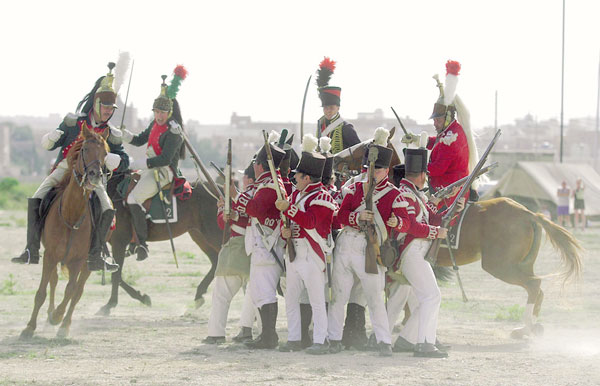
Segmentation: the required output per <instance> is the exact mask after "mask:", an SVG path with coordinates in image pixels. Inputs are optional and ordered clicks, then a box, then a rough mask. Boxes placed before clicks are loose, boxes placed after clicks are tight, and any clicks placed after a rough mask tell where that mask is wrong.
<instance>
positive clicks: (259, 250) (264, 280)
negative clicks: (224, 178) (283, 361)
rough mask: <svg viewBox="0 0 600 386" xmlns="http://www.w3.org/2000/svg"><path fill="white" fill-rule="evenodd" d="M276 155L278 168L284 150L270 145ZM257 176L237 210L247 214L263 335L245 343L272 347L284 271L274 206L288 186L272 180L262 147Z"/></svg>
mask: <svg viewBox="0 0 600 386" xmlns="http://www.w3.org/2000/svg"><path fill="white" fill-rule="evenodd" d="M269 146H270V147H271V152H272V154H273V164H274V166H275V168H277V167H278V166H279V164H280V163H281V160H282V159H283V158H284V157H285V151H283V150H282V149H280V148H279V147H278V146H276V145H273V144H269ZM254 174H255V175H256V181H255V185H256V193H255V194H254V197H252V198H249V197H247V196H246V195H241V196H240V197H239V198H238V201H237V203H236V205H234V208H233V209H234V210H236V211H237V212H239V213H240V214H247V215H248V217H249V218H250V227H248V228H247V229H246V236H245V242H246V252H248V253H249V254H251V259H250V294H251V296H252V301H253V303H254V305H255V306H256V307H257V308H259V312H260V317H261V320H262V334H261V335H260V336H259V337H258V338H257V339H255V340H253V341H251V342H248V343H246V345H247V346H248V347H250V348H255V349H273V348H275V347H277V344H278V343H279V337H278V336H277V332H276V330H275V323H276V321H277V283H278V282H279V277H280V276H281V274H282V273H283V262H282V261H283V260H282V256H283V246H282V244H283V243H282V239H281V237H280V212H279V210H278V209H277V208H276V207H275V201H276V200H277V191H276V185H275V184H277V185H279V190H280V191H281V192H282V193H283V195H284V197H287V195H286V194H285V188H284V186H283V182H282V181H281V177H280V176H279V175H278V177H277V180H276V181H273V178H272V177H271V173H270V171H269V164H268V162H267V152H266V150H265V147H264V146H263V147H262V148H261V149H260V151H259V152H258V154H257V155H256V159H255V161H254Z"/></svg>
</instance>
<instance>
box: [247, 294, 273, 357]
mask: <svg viewBox="0 0 600 386" xmlns="http://www.w3.org/2000/svg"><path fill="white" fill-rule="evenodd" d="M259 311H260V318H261V320H262V334H260V335H259V337H258V338H256V339H255V340H253V341H251V342H247V343H246V346H247V347H248V348H251V349H271V350H272V349H274V348H276V347H277V345H278V344H279V336H277V331H276V330H275V324H276V323H277V303H269V304H265V305H264V306H262V307H261V308H260V310H259Z"/></svg>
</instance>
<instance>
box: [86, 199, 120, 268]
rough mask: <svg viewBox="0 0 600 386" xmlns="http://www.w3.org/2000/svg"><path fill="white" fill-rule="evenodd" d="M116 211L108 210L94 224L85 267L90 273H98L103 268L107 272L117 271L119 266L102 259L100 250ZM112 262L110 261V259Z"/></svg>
mask: <svg viewBox="0 0 600 386" xmlns="http://www.w3.org/2000/svg"><path fill="white" fill-rule="evenodd" d="M115 213H116V211H115V210H114V209H108V210H106V211H104V212H102V214H101V215H100V220H99V221H98V224H96V228H95V229H94V230H93V231H92V240H91V244H90V253H89V255H88V260H87V265H88V269H89V270H90V271H100V270H102V268H105V269H106V270H107V271H108V272H116V271H117V270H118V269H119V264H116V263H114V262H112V261H109V260H105V259H104V258H102V250H103V248H104V243H105V242H106V236H107V235H108V232H109V231H110V226H111V225H112V221H113V218H114V216H115ZM110 260H112V259H110Z"/></svg>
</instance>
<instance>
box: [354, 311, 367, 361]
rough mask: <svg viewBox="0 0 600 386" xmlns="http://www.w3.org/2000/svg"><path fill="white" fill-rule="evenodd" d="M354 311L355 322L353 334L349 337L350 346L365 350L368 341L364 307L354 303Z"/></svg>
mask: <svg viewBox="0 0 600 386" xmlns="http://www.w3.org/2000/svg"><path fill="white" fill-rule="evenodd" d="M354 312H355V316H354V317H355V324H354V334H353V336H352V338H351V340H352V347H354V348H355V349H357V350H365V349H366V347H367V343H369V337H367V328H366V323H367V322H366V320H365V307H363V306H361V305H358V304H355V305H354Z"/></svg>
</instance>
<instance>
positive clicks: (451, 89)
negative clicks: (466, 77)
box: [444, 74, 458, 106]
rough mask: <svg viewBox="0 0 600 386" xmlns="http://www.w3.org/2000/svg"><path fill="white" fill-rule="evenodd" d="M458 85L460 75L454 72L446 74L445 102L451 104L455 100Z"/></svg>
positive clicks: (447, 104)
mask: <svg viewBox="0 0 600 386" xmlns="http://www.w3.org/2000/svg"><path fill="white" fill-rule="evenodd" d="M457 85H458V76H456V75H454V74H447V75H446V82H444V104H445V105H446V106H450V105H451V104H452V102H454V97H455V96H456V86H457Z"/></svg>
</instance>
